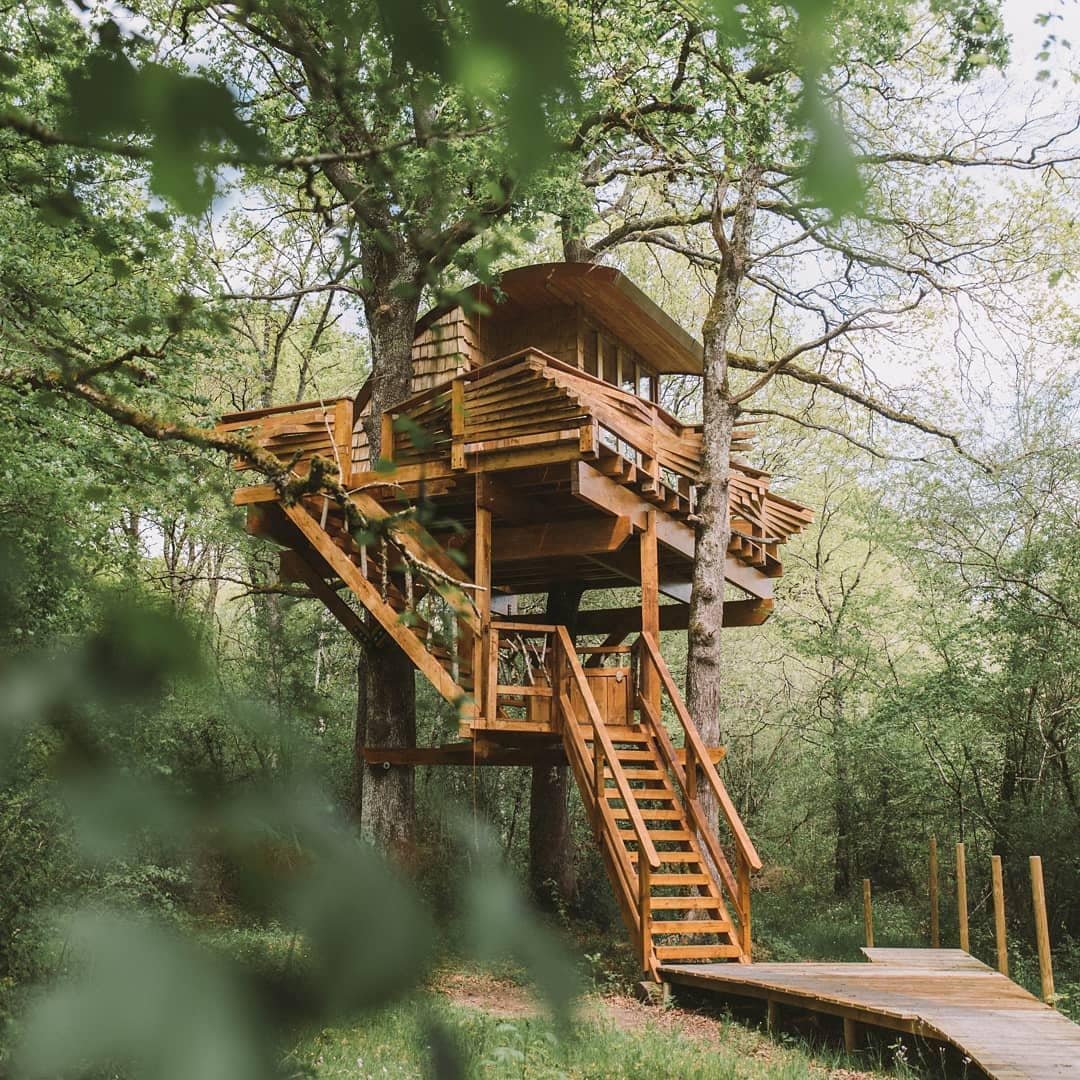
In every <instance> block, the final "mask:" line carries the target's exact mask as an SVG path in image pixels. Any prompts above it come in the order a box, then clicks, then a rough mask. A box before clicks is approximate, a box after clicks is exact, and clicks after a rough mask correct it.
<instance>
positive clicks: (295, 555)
mask: <svg viewBox="0 0 1080 1080" xmlns="http://www.w3.org/2000/svg"><path fill="white" fill-rule="evenodd" d="M281 569H282V576H283V577H285V576H287V577H288V578H289V579H290V580H292V581H301V582H303V583H304V584H305V585H306V586H307V587H308V588H309V589H310V590H311V591H312V593H314V595H315V596H316V597H318V599H320V600H321V601H322V602H323V604H324V605H325V606H326V608H327V610H328V611H329V612H330V614H331V615H333V616H334V618H335V619H337V621H338V622H339V623H341V625H342V626H344V627H345V629H346V630H348V631H349V633H350V634H352V636H353V637H354V638H356V640H357V641H359V642H361V643H362V644H364V645H367V644H370V643H371V639H372V633H371V630H370V629H369V628H368V627H367V626H366V625H365V624H364V620H363V619H361V618H360V616H359V615H358V614H357V613H356V612H355V611H353V609H352V608H351V607H349V605H348V604H347V603H345V601H344V600H343V599H342V598H341V597H340V596H338V594H337V592H336V591H335V590H334V589H332V588H331V587H330V586H329V585H328V584H327V583H326V581H325V580H324V578H323V576H322V575H321V574H320V573H319V572H318V571H317V570H316V569H315V568H314V567H313V566H312V565H311V564H310V563H309V562H308V561H307V560H306V559H305V558H304V556H303V554H302V553H301V552H299V551H284V552H282V553H281Z"/></svg>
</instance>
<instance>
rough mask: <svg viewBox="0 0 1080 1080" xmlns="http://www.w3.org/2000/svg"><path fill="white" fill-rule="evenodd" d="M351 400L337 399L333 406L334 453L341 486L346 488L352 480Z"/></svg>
mask: <svg viewBox="0 0 1080 1080" xmlns="http://www.w3.org/2000/svg"><path fill="white" fill-rule="evenodd" d="M352 436H353V400H352V398H339V399H338V401H337V404H336V405H335V406H334V453H335V454H336V456H337V467H338V472H339V473H340V474H341V486H342V487H344V488H347V487H348V486H349V481H350V480H351V479H352Z"/></svg>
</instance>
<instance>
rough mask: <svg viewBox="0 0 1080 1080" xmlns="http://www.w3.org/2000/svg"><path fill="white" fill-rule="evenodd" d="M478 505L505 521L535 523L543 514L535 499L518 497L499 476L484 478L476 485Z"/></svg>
mask: <svg viewBox="0 0 1080 1080" xmlns="http://www.w3.org/2000/svg"><path fill="white" fill-rule="evenodd" d="M477 501H478V503H479V504H480V505H481V506H483V508H484V509H485V510H490V511H491V512H492V514H494V515H495V517H497V518H502V519H503V520H505V521H518V522H524V521H536V520H537V518H538V517H539V516H541V515H542V514H543V506H542V505H537V501H536V500H535V499H528V498H526V497H525V496H523V495H519V494H518V493H517V492H516V491H515V490H514V489H513V487H511V485H510V484H509V483H508V482H507V481H506V480H504V479H503V478H502V477H501V476H492V475H490V474H487V475H485V476H484V480H483V483H482V484H479V483H478V494H477Z"/></svg>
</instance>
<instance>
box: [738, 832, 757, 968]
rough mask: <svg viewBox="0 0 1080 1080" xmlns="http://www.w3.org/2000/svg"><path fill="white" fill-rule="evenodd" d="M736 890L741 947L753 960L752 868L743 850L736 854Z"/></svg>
mask: <svg viewBox="0 0 1080 1080" xmlns="http://www.w3.org/2000/svg"><path fill="white" fill-rule="evenodd" d="M735 888H736V892H737V895H736V902H737V903H738V906H739V946H740V947H741V948H742V951H743V956H745V957H746V959H747V960H751V959H752V956H751V951H752V942H753V938H752V935H751V932H750V930H751V927H750V867H749V865H748V864H747V862H746V858H745V857H744V855H743V853H742V850H741V849H740V850H739V851H737V852H736V853H735Z"/></svg>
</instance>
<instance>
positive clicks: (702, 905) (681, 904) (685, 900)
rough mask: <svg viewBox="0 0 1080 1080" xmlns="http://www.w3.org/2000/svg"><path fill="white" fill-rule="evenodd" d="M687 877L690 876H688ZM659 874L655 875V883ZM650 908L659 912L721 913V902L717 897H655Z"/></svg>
mask: <svg viewBox="0 0 1080 1080" xmlns="http://www.w3.org/2000/svg"><path fill="white" fill-rule="evenodd" d="M686 876H687V877H689V876H690V875H689V874H687V875H686ZM657 877H659V875H658V874H656V875H653V878H652V880H653V881H655V880H656V878H657ZM650 906H651V907H652V908H653V909H654V910H656V911H659V910H660V909H661V908H662V909H663V910H665V911H720V910H721V908H720V901H719V900H717V899H716V897H715V896H653V897H651V898H650Z"/></svg>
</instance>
